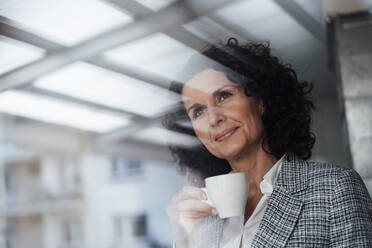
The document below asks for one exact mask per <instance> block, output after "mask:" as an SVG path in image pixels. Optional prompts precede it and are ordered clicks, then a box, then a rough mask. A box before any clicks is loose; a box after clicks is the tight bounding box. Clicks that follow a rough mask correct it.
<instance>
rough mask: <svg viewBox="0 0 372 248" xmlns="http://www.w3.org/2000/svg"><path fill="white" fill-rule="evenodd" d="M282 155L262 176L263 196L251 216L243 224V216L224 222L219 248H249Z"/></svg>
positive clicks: (265, 205) (277, 172)
mask: <svg viewBox="0 0 372 248" xmlns="http://www.w3.org/2000/svg"><path fill="white" fill-rule="evenodd" d="M284 157H285V156H284V155H283V156H282V157H281V158H280V159H279V160H278V161H277V162H276V163H275V164H274V165H273V167H272V168H271V169H270V170H269V171H268V172H267V173H266V174H265V175H264V177H263V180H262V181H261V183H260V190H261V193H262V194H263V196H262V197H261V199H260V201H259V202H258V204H257V206H256V208H255V209H254V211H253V213H252V215H251V216H250V217H249V219H248V220H247V222H246V223H245V224H244V216H237V217H231V218H228V219H226V220H225V222H224V226H223V232H222V239H221V241H220V247H222V248H248V247H251V243H252V241H253V238H254V235H255V234H256V232H257V230H258V227H259V225H260V223H261V220H262V218H263V215H264V213H265V210H266V208H267V204H268V201H269V198H270V195H271V193H272V192H273V188H274V185H275V182H276V179H277V177H278V174H279V171H280V169H281V166H282V160H283V159H284Z"/></svg>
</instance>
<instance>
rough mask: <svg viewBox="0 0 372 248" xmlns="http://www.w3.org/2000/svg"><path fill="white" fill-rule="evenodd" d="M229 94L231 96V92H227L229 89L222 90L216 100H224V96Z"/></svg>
mask: <svg viewBox="0 0 372 248" xmlns="http://www.w3.org/2000/svg"><path fill="white" fill-rule="evenodd" d="M230 96H232V93H231V92H229V91H222V92H221V93H220V94H219V97H218V100H219V101H220V102H222V101H224V100H225V99H226V98H229V97H230Z"/></svg>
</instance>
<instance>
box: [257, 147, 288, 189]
mask: <svg viewBox="0 0 372 248" xmlns="http://www.w3.org/2000/svg"><path fill="white" fill-rule="evenodd" d="M284 157H285V154H284V155H283V156H282V157H281V158H280V159H279V160H278V161H277V162H276V163H275V164H274V165H273V167H271V169H270V170H269V171H268V172H267V173H266V174H265V175H264V176H263V180H262V181H261V183H260V190H261V193H262V194H264V195H271V193H272V192H273V189H274V185H275V183H276V179H277V178H278V174H279V171H280V168H281V167H282V162H283V159H284Z"/></svg>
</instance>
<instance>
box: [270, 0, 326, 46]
mask: <svg viewBox="0 0 372 248" xmlns="http://www.w3.org/2000/svg"><path fill="white" fill-rule="evenodd" d="M274 2H275V3H276V4H277V5H278V6H279V7H280V8H282V9H283V10H284V11H285V12H286V13H287V14H288V15H290V16H291V17H292V18H293V19H294V20H295V21H296V22H297V23H298V24H300V25H301V26H302V27H303V28H304V29H306V30H307V31H308V32H309V33H310V34H312V35H313V36H314V37H315V38H316V39H318V40H319V41H320V42H321V43H322V44H324V43H325V30H324V28H323V27H322V25H321V24H320V23H319V22H318V21H317V20H316V19H315V18H314V17H312V16H311V15H310V14H309V13H308V12H307V11H306V10H304V9H303V8H302V7H301V6H300V5H299V4H297V3H296V2H295V1H293V0H274Z"/></svg>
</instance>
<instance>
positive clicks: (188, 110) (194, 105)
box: [186, 84, 239, 113]
mask: <svg viewBox="0 0 372 248" xmlns="http://www.w3.org/2000/svg"><path fill="white" fill-rule="evenodd" d="M231 86H233V87H238V86H239V85H238V84H226V85H224V86H222V87H220V88H218V89H217V90H215V91H214V92H213V93H212V95H213V97H215V96H216V95H217V94H218V93H220V92H221V91H222V90H223V89H224V88H227V87H231ZM199 106H201V105H200V104H199V103H194V104H193V105H191V106H190V107H189V108H188V109H187V110H186V112H187V113H189V112H190V110H192V109H193V108H196V107H199Z"/></svg>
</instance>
